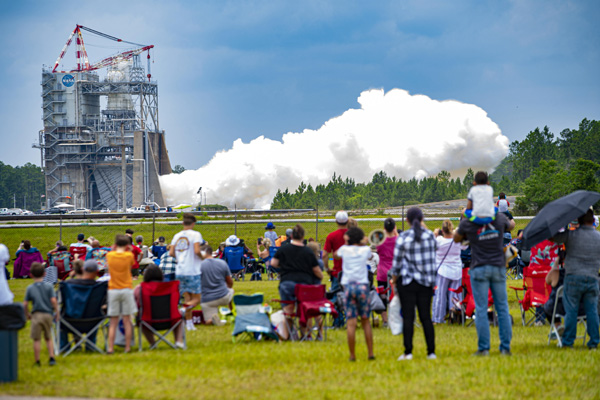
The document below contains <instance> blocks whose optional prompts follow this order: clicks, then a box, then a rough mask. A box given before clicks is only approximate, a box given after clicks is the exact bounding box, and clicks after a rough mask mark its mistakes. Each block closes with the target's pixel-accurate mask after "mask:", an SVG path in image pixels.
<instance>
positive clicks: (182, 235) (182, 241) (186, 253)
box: [169, 213, 204, 331]
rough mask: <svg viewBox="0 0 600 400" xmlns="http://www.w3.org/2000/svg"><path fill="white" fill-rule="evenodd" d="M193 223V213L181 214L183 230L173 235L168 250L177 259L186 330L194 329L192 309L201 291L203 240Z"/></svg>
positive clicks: (194, 222) (176, 271)
mask: <svg viewBox="0 0 600 400" xmlns="http://www.w3.org/2000/svg"><path fill="white" fill-rule="evenodd" d="M195 225H196V217H194V215H192V214H189V213H186V214H183V230H182V231H181V232H179V233H178V234H176V235H175V236H174V237H173V240H172V241H171V249H170V250H169V255H170V256H171V257H175V258H176V259H177V265H176V267H175V279H176V280H178V281H179V291H180V292H181V293H182V294H183V299H184V301H185V304H186V309H185V319H186V322H185V323H186V328H187V330H188V331H193V330H196V328H195V327H194V323H193V322H192V309H193V308H194V307H196V306H197V305H198V304H200V295H201V293H202V280H201V277H200V263H201V262H202V253H201V249H200V246H201V245H202V244H203V243H204V241H203V240H202V235H201V234H200V232H197V231H195V230H194V226H195Z"/></svg>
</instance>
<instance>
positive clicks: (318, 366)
mask: <svg viewBox="0 0 600 400" xmlns="http://www.w3.org/2000/svg"><path fill="white" fill-rule="evenodd" d="M379 224H380V223H377V225H379ZM320 225H321V224H320ZM365 225H366V224H362V223H361V226H363V229H364V230H365V231H367V232H369V231H370V230H371V229H374V228H375V226H373V227H371V226H370V225H367V226H365ZM436 225H441V222H440V223H439V224H436ZM436 225H433V224H430V228H435V227H436ZM240 227H244V225H240V226H238V233H240V236H242V237H247V238H254V237H258V236H260V234H261V233H262V232H263V231H262V226H258V225H256V226H255V225H246V227H247V228H243V229H246V230H244V231H242V232H240ZM109 228H110V229H107V228H106V227H102V228H101V229H95V228H93V227H89V229H87V228H85V227H81V228H79V227H77V228H65V229H63V235H64V237H74V236H75V235H76V234H77V233H79V232H80V231H81V232H84V233H86V235H94V236H96V237H97V238H99V239H100V240H101V241H111V240H112V238H113V237H114V234H115V231H123V230H124V229H125V227H109ZM133 229H135V230H136V231H137V232H140V233H141V234H143V235H145V236H146V235H148V234H150V235H151V226H150V228H149V229H150V232H148V226H147V225H143V226H142V225H140V226H133ZM178 229H179V228H178V227H176V226H165V227H161V229H160V231H158V230H157V236H158V235H164V236H166V237H167V238H170V237H171V236H172V235H173V233H175V232H176V231H177V230H178ZM198 229H199V230H200V231H201V232H202V234H203V235H204V236H205V238H206V239H207V240H209V241H210V242H219V241H222V240H224V238H225V237H226V236H228V235H229V234H231V230H230V229H232V226H230V225H229V226H221V225H211V226H210V227H209V226H199V227H198ZM310 229H311V228H310V227H307V230H308V234H307V236H310V233H311V232H310ZM313 229H314V227H313ZM319 229H323V232H325V231H326V229H329V227H328V226H324V227H322V228H321V226H320V228H319ZM137 232H136V233H137ZM55 233H56V229H54V228H37V229H26V230H25V229H10V230H1V231H0V235H1V236H0V241H1V242H3V243H5V244H7V245H8V246H9V249H10V250H11V253H12V254H14V251H15V249H16V246H17V245H18V243H19V241H20V240H21V239H25V238H28V239H30V240H32V243H33V244H34V245H36V246H37V247H39V248H40V249H41V250H42V251H47V250H48V249H49V248H50V247H51V246H52V242H53V241H55V240H56V239H57V238H56V237H55V236H54V235H55ZM245 235H247V236H245ZM323 237H324V234H323ZM247 240H248V241H250V240H249V239H247ZM66 241H68V240H66ZM321 241H322V239H321ZM11 269H12V268H11ZM138 282H139V281H138ZM30 283H31V281H30V280H11V281H9V285H10V287H11V290H12V291H13V293H14V294H15V300H17V301H21V300H22V299H23V297H24V293H25V288H26V286H27V285H28V284H30ZM520 284H521V282H520V281H509V282H508V284H507V285H512V286H514V285H517V286H520ZM234 289H235V290H236V292H238V293H255V292H262V293H264V294H265V299H266V301H269V300H270V299H272V298H278V292H277V282H269V281H262V282H236V283H235V285H234ZM509 301H510V309H511V314H512V315H513V317H514V319H515V322H516V324H515V326H514V330H513V341H512V351H513V356H512V357H501V356H500V355H499V354H498V343H499V341H498V329H497V328H492V352H491V355H490V357H487V358H477V357H473V356H471V354H472V353H473V352H474V351H475V350H476V342H477V336H476V332H475V328H474V326H471V327H462V326H446V325H441V326H440V325H438V326H436V346H437V350H436V353H437V355H438V359H437V360H427V359H426V354H425V343H424V338H423V334H422V331H421V330H420V329H416V330H415V349H414V356H415V359H414V360H412V361H405V362H397V361H396V359H397V357H398V356H399V355H400V354H401V353H402V352H403V346H402V336H392V334H391V332H390V331H389V330H387V329H383V328H375V329H374V340H375V354H376V356H377V360H376V361H367V360H366V358H367V354H366V346H365V344H364V338H363V336H362V331H360V330H359V332H358V337H357V339H358V340H357V357H358V361H357V362H356V363H350V362H348V350H347V346H346V336H345V331H344V330H330V331H329V333H328V340H327V341H326V342H304V343H288V342H286V343H274V342H243V343H233V342H232V340H231V331H232V326H231V325H230V324H228V325H225V326H223V327H212V326H210V327H199V329H198V330H197V331H194V332H191V333H189V335H188V350H186V351H179V350H178V351H176V350H171V349H169V348H167V347H166V346H164V345H161V346H160V347H159V348H158V349H157V350H153V351H144V352H141V353H138V352H137V351H134V352H132V353H130V354H122V353H121V350H120V349H118V350H117V353H116V354H115V355H112V356H105V355H104V356H103V355H99V354H82V353H75V354H73V355H71V356H69V357H66V358H63V357H60V358H59V359H58V365H57V366H55V367H49V366H48V365H47V355H46V354H47V353H45V352H44V351H45V346H44V348H43V349H44V350H43V353H42V354H43V358H42V360H43V362H44V364H43V366H42V367H41V369H40V368H35V367H34V366H33V350H32V342H31V339H30V338H29V324H28V325H27V326H26V328H25V329H23V330H21V331H20V332H19V380H18V381H17V382H13V383H8V384H0V395H2V394H5V395H32V396H64V397H103V398H136V399H184V398H190V399H191V398H202V399H204V398H206V399H214V398H226V399H266V398H273V399H279V398H282V399H283V398H285V399H290V398H318V399H333V398H335V399H337V398H344V399H380V398H381V399H395V398H415V397H417V396H419V397H424V398H453V399H455V398H512V399H514V398H528V397H534V398H553V399H556V398H600V386H599V385H598V383H597V381H596V379H598V376H600V354H599V353H598V352H590V351H588V350H587V348H585V347H583V346H582V344H581V340H579V341H578V342H576V347H575V349H574V350H563V349H559V348H557V347H556V345H555V344H552V345H551V346H548V345H547V335H548V327H547V326H544V327H522V326H521V325H520V314H519V311H518V303H517V302H516V299H515V296H514V293H513V291H512V290H509ZM102 342H103V341H102V340H101V339H99V343H102ZM144 347H145V348H147V345H146V344H144Z"/></svg>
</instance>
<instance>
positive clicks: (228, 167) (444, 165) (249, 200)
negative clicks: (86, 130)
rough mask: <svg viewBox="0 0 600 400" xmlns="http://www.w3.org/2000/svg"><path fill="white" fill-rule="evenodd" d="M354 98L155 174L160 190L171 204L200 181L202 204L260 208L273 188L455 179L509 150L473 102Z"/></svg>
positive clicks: (403, 95)
mask: <svg viewBox="0 0 600 400" xmlns="http://www.w3.org/2000/svg"><path fill="white" fill-rule="evenodd" d="M358 102H359V103H360V105H361V108H358V109H350V110H347V111H346V112H344V113H343V114H342V115H340V116H338V117H335V118H332V119H330V120H329V121H327V122H325V124H323V126H321V128H319V129H317V130H304V131H303V132H300V133H292V132H290V133H286V134H285V135H283V136H282V138H281V141H277V140H271V139H267V138H265V137H263V136H260V137H258V138H256V139H254V140H252V141H250V142H249V143H244V142H242V140H241V139H238V140H236V141H235V142H234V143H233V147H232V148H231V149H230V150H226V151H220V152H218V153H217V154H215V155H214V157H213V158H212V160H211V161H210V162H209V163H208V164H206V165H205V166H203V167H201V168H200V169H198V170H190V171H186V172H184V173H182V174H180V175H176V174H172V175H168V176H164V177H161V186H162V189H163V193H164V194H165V196H166V197H167V201H168V203H170V204H175V203H187V202H197V201H198V200H199V198H198V197H197V195H196V191H197V190H198V187H200V186H202V187H203V191H204V192H205V193H206V194H207V199H208V202H209V203H220V204H224V205H227V206H233V205H234V204H237V206H238V207H239V208H254V207H258V208H267V207H269V205H270V202H271V200H272V198H273V196H274V195H275V193H276V191H277V189H284V188H286V187H287V188H289V189H290V190H294V189H295V188H296V187H297V186H298V184H299V183H300V182H301V181H304V182H305V183H311V184H313V185H317V184H319V183H326V182H328V181H329V179H330V178H331V176H332V175H333V173H334V172H335V173H337V174H339V175H342V176H345V177H346V176H349V177H352V178H354V179H356V180H357V181H358V182H365V181H369V180H370V179H371V178H372V176H373V175H374V174H375V173H377V172H379V171H381V170H383V171H385V172H386V173H388V174H390V175H394V176H397V177H400V178H403V179H410V178H413V177H418V178H423V177H425V176H429V175H435V174H437V173H438V172H440V171H441V170H447V171H450V172H451V173H452V174H454V175H456V176H458V175H462V174H464V172H465V171H466V169H467V168H469V167H472V168H474V169H484V170H492V169H493V168H494V167H496V166H497V165H498V163H499V162H500V161H501V160H502V159H503V158H504V157H505V156H506V154H507V152H508V142H509V141H508V138H507V137H505V136H503V135H502V132H501V131H500V128H499V127H498V125H496V123H495V122H493V121H492V120H491V119H490V118H489V117H488V116H487V113H486V112H485V111H484V110H482V109H481V108H479V107H477V106H475V105H472V104H465V103H461V102H459V101H455V100H446V101H437V100H433V99H431V98H429V97H427V96H424V95H410V94H409V93H408V92H407V91H405V90H400V89H393V90H391V91H389V92H387V93H385V92H384V91H383V90H382V89H372V90H368V91H364V92H362V93H361V95H360V96H359V98H358Z"/></svg>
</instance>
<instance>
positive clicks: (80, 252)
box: [69, 246, 88, 261]
mask: <svg viewBox="0 0 600 400" xmlns="http://www.w3.org/2000/svg"><path fill="white" fill-rule="evenodd" d="M87 252H88V248H87V247H85V246H71V247H69V253H71V261H73V260H75V259H76V258H77V259H79V260H85V256H86V255H87Z"/></svg>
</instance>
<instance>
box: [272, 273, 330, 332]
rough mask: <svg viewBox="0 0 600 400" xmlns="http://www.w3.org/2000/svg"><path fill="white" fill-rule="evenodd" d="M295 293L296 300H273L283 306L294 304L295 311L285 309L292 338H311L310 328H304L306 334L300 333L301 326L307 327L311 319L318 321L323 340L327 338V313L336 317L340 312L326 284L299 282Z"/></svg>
mask: <svg viewBox="0 0 600 400" xmlns="http://www.w3.org/2000/svg"><path fill="white" fill-rule="evenodd" d="M294 295H295V297H296V301H284V300H277V299H275V300H273V301H276V302H278V303H280V304H281V305H282V307H284V306H286V305H290V304H293V305H294V311H293V312H291V313H286V312H285V311H284V315H285V317H286V323H287V325H288V326H287V328H288V332H290V338H291V340H294V339H295V338H298V339H299V340H300V341H305V340H309V339H310V338H311V332H310V330H309V329H304V334H302V335H298V334H299V333H300V332H301V329H300V328H301V327H307V325H308V321H309V320H310V319H315V320H316V321H317V326H316V327H317V329H318V330H319V333H321V332H323V336H322V337H323V340H327V329H324V327H325V323H324V322H325V319H326V317H327V315H331V316H332V317H333V318H336V317H337V316H338V312H337V310H336V308H335V306H334V304H333V303H332V302H331V301H329V300H328V299H327V294H326V289H325V285H303V284H297V285H296V287H295V288H294ZM317 317H322V318H317ZM290 321H291V322H290Z"/></svg>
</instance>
